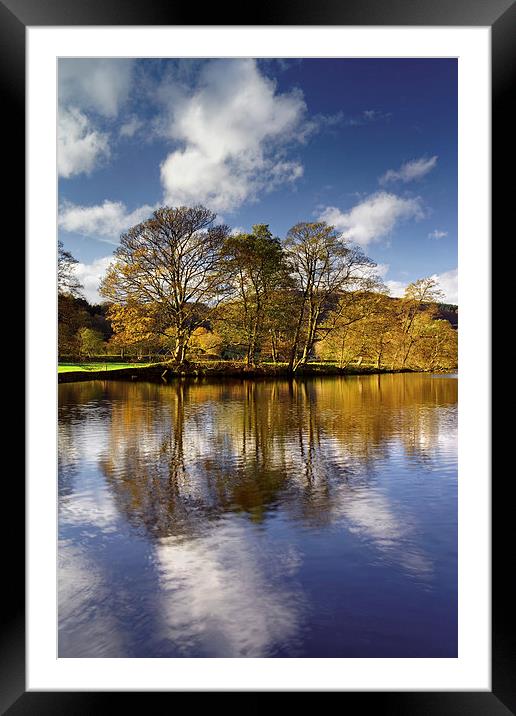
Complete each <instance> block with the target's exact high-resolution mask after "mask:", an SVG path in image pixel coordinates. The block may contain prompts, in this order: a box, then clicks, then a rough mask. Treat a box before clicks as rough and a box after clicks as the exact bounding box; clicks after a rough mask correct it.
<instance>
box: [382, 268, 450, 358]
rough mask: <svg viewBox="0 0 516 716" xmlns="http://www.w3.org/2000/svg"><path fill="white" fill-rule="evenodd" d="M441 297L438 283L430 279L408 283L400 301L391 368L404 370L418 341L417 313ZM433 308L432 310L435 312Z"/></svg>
mask: <svg viewBox="0 0 516 716" xmlns="http://www.w3.org/2000/svg"><path fill="white" fill-rule="evenodd" d="M442 297H443V292H442V291H441V289H440V288H439V283H438V282H437V281H436V280H435V279H434V278H432V277H426V278H420V279H418V280H417V281H414V282H413V283H409V285H408V286H407V288H406V289H405V294H404V296H403V298H402V299H401V301H400V304H399V305H400V311H399V329H398V330H399V337H398V347H397V350H396V352H395V354H394V357H393V362H392V367H393V368H395V367H400V368H405V367H406V365H407V361H408V359H409V356H410V353H411V351H412V349H413V347H414V344H415V343H416V341H417V340H418V321H417V320H416V319H417V317H418V315H419V313H420V312H421V311H422V310H423V309H424V308H425V306H426V307H429V306H432V304H436V303H437V302H438V301H439V300H441V299H442ZM435 308H436V307H435V306H434V307H433V309H432V310H434V312H435Z"/></svg>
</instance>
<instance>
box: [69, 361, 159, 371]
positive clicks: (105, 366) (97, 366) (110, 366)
mask: <svg viewBox="0 0 516 716" xmlns="http://www.w3.org/2000/svg"><path fill="white" fill-rule="evenodd" d="M150 365H152V363H107V362H106V363H102V362H99V363H59V364H58V366H57V372H58V373H77V372H94V373H96V372H99V371H106V370H120V369H128V368H135V367H136V368H148V367H149V366H150Z"/></svg>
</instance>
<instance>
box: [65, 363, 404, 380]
mask: <svg viewBox="0 0 516 716" xmlns="http://www.w3.org/2000/svg"><path fill="white" fill-rule="evenodd" d="M400 372H411V371H409V370H403V371H402V370H394V371H393V370H389V369H387V368H380V369H379V368H377V367H375V366H371V365H361V366H347V367H345V368H341V367H339V365H338V364H337V363H308V364H307V365H305V366H303V368H302V369H301V368H300V369H298V370H297V371H296V373H295V375H296V376H314V375H370V374H376V373H400ZM289 375H291V374H290V373H289V371H288V365H287V363H260V364H259V365H257V366H252V367H251V366H246V365H245V364H244V363H243V362H241V361H197V362H195V363H187V364H185V365H182V366H178V365H175V364H173V363H147V364H144V363H138V364H136V363H132V364H128V363H108V364H102V363H88V364H72V363H66V364H62V365H59V367H58V381H59V382H60V383H71V382H74V381H84V380H132V381H135V380H138V381H141V380H143V381H159V382H167V381H168V380H170V379H173V378H175V377H179V376H192V377H196V376H219V377H221V378H224V377H233V378H235V377H239V378H268V377H271V378H275V377H285V376H289Z"/></svg>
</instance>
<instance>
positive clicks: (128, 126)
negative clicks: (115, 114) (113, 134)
mask: <svg viewBox="0 0 516 716" xmlns="http://www.w3.org/2000/svg"><path fill="white" fill-rule="evenodd" d="M142 127H143V121H142V120H141V119H138V117H136V116H133V117H131V118H130V119H128V120H127V122H124V124H122V126H121V127H120V130H119V135H120V136H121V137H134V135H135V134H136V132H137V131H138V130H139V129H141V128H142Z"/></svg>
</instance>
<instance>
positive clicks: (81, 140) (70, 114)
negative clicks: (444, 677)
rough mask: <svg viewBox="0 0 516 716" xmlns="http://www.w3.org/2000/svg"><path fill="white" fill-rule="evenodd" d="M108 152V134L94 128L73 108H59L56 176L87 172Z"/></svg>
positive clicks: (106, 155) (105, 156)
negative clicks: (57, 173)
mask: <svg viewBox="0 0 516 716" xmlns="http://www.w3.org/2000/svg"><path fill="white" fill-rule="evenodd" d="M108 156H109V145H108V135H107V134H105V133H104V132H100V131H97V130H95V129H94V128H93V127H92V125H91V122H90V121H89V119H88V118H87V117H86V115H84V114H83V113H82V112H81V111H80V110H78V109H77V108H74V107H72V108H70V109H62V110H60V112H59V118H58V126H57V169H58V172H59V176H62V177H71V176H74V175H75V174H82V173H84V174H89V173H90V172H91V171H92V170H93V168H94V167H95V166H96V165H97V164H98V162H99V161H102V160H103V159H105V158H107V157H108Z"/></svg>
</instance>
